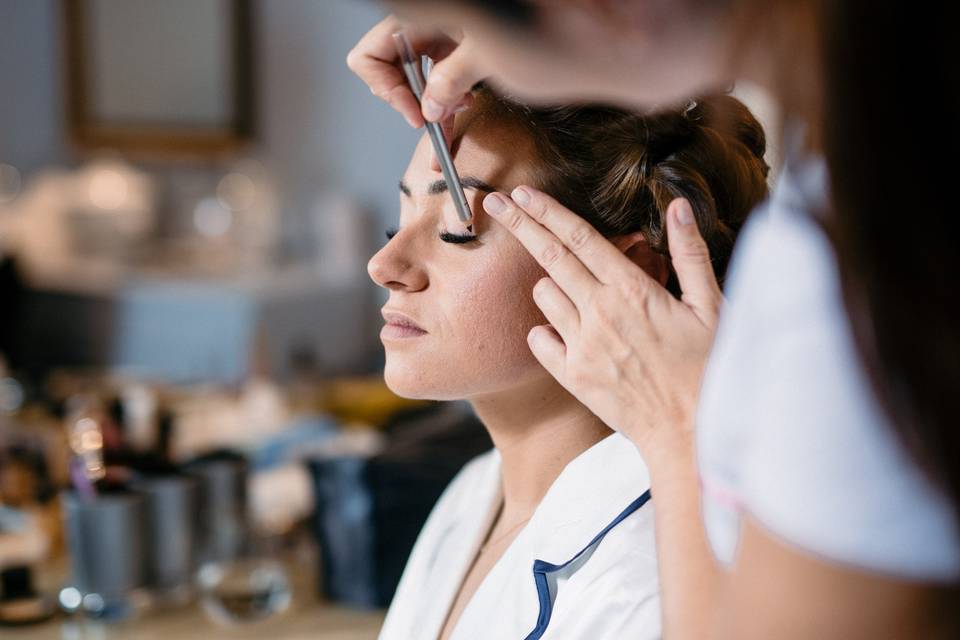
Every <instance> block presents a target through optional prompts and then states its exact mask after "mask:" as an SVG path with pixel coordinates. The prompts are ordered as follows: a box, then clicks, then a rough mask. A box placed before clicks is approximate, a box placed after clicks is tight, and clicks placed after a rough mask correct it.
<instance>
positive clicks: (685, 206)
mask: <svg viewBox="0 0 960 640" xmlns="http://www.w3.org/2000/svg"><path fill="white" fill-rule="evenodd" d="M677 222H679V223H680V224H682V225H684V226H686V225H689V224H693V209H692V208H691V207H690V203H689V202H687V201H686V200H681V201H680V202H678V203H677Z"/></svg>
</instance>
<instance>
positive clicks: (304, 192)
mask: <svg viewBox="0 0 960 640" xmlns="http://www.w3.org/2000/svg"><path fill="white" fill-rule="evenodd" d="M379 17H380V13H379V10H378V7H377V5H376V3H374V2H357V1H355V0H322V1H318V0H164V1H163V2H159V1H157V0H4V1H3V2H2V3H0V635H2V637H3V638H11V639H21V640H25V639H27V638H29V639H35V638H36V639H39V638H86V637H96V638H154V637H164V638H171V637H174V638H194V637H204V638H217V637H231V638H237V637H258V638H259V637H264V635H265V634H270V635H271V637H273V638H277V639H278V640H279V639H282V638H300V637H306V636H307V635H309V637H311V638H373V637H376V633H377V630H378V629H379V626H380V624H381V622H382V616H383V613H382V610H383V608H384V607H385V606H386V604H388V603H389V600H390V597H391V596H392V593H393V590H394V588H395V586H396V582H397V580H398V579H399V575H400V572H401V570H402V568H403V565H404V563H405V561H406V556H407V554H408V553H409V550H410V547H411V545H412V543H413V540H414V538H415V536H416V533H417V531H418V530H419V528H420V526H421V524H422V522H423V520H424V518H425V517H426V514H427V513H428V511H429V509H430V507H431V506H432V504H433V502H434V501H435V500H436V498H437V497H438V495H439V493H440V492H441V491H442V489H443V487H444V486H445V485H446V483H447V482H448V481H449V479H450V478H451V477H452V476H453V475H454V474H455V473H456V471H457V470H458V469H459V467H460V466H461V465H462V464H463V462H464V461H466V460H467V459H469V458H470V457H472V456H473V455H475V454H477V453H479V452H481V451H483V450H485V449H487V448H488V447H489V446H490V444H489V441H488V440H487V438H486V435H485V432H484V431H483V430H482V427H481V426H480V425H479V423H478V422H477V421H476V419H475V418H474V417H473V416H472V415H471V414H470V412H469V411H468V409H467V408H465V407H463V406H460V405H456V404H453V405H443V406H441V405H436V404H430V403H426V404H424V403H410V402H406V401H403V400H400V399H399V398H396V397H394V396H393V395H392V394H391V393H389V391H387V390H386V389H385V388H384V386H383V384H382V382H381V378H380V371H381V366H382V351H381V348H380V344H379V340H378V338H377V334H378V328H379V324H380V320H379V312H378V308H379V300H380V297H379V294H378V293H377V292H376V290H375V287H374V286H373V285H372V284H371V283H370V281H369V279H368V278H367V275H366V269H365V264H366V261H367V259H368V257H369V256H370V255H371V254H372V252H373V251H374V250H375V249H376V247H377V246H379V245H380V244H381V243H382V242H383V232H384V230H385V229H386V228H387V227H388V226H390V225H391V224H392V223H394V222H395V218H396V215H397V210H396V207H397V187H396V184H397V179H398V178H399V176H400V175H401V174H402V172H403V170H404V168H405V165H406V162H407V160H408V159H409V155H410V153H411V151H412V148H413V144H414V143H415V141H416V140H417V138H418V133H417V132H415V131H412V130H411V129H410V128H409V127H408V126H407V125H406V124H404V122H403V121H402V119H401V118H400V117H399V116H398V115H396V114H395V113H394V112H393V111H392V110H390V109H389V108H388V107H387V106H386V105H384V104H382V103H381V102H380V101H379V100H377V99H374V98H373V97H372V96H371V95H370V93H369V91H368V90H367V89H366V88H365V86H364V85H363V84H362V83H361V82H360V81H359V80H358V79H356V78H355V77H354V76H353V75H352V74H351V73H350V72H349V71H348V69H347V67H346V65H345V63H344V59H345V57H346V54H347V52H348V51H349V50H350V48H351V47H352V46H353V44H354V43H355V42H356V41H357V39H358V38H359V37H360V36H361V35H362V34H363V33H364V32H365V31H366V30H367V29H368V28H369V27H370V26H371V25H373V24H374V23H375V22H376V21H377V20H378V19H379Z"/></svg>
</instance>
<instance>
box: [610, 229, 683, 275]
mask: <svg viewBox="0 0 960 640" xmlns="http://www.w3.org/2000/svg"><path fill="white" fill-rule="evenodd" d="M611 240H612V242H613V244H614V246H616V247H617V248H618V249H619V250H620V251H622V252H623V255H625V256H627V257H628V258H630V260H631V261H632V262H633V263H634V264H635V265H637V266H638V267H640V268H641V269H643V270H644V271H646V272H647V274H648V275H649V276H650V277H651V278H653V279H654V280H656V281H657V282H659V283H660V284H661V285H663V286H667V282H668V281H669V280H670V260H669V259H668V258H667V256H665V255H663V254H661V253H657V252H656V251H654V250H653V249H651V248H650V244H649V243H648V242H647V239H646V238H645V237H644V235H643V232H641V231H636V232H634V233H630V234H627V235H625V236H616V237H614V238H612V239H611Z"/></svg>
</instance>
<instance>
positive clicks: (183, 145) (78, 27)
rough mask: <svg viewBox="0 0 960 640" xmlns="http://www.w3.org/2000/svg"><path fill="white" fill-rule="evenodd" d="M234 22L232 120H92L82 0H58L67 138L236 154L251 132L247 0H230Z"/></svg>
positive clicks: (85, 146)
mask: <svg viewBox="0 0 960 640" xmlns="http://www.w3.org/2000/svg"><path fill="white" fill-rule="evenodd" d="M230 2H231V3H232V5H233V20H232V22H233V24H232V35H231V50H232V55H231V57H230V59H231V61H232V64H233V67H234V98H235V99H234V104H233V116H234V117H233V121H232V122H230V123H229V124H228V125H227V126H225V127H197V128H190V127H184V126H182V125H163V124H157V125H148V126H132V127H131V126H119V125H113V124H109V123H102V122H97V121H96V120H95V119H94V118H93V114H92V113H91V105H90V103H89V100H88V96H87V93H88V91H87V90H88V87H87V86H86V82H85V78H86V77H87V65H88V63H89V55H88V51H89V42H88V36H89V34H88V33H86V31H87V30H86V28H85V25H86V24H87V23H88V21H87V16H86V11H87V10H88V8H89V7H88V4H87V2H86V0H62V5H63V6H62V8H63V33H64V47H63V51H64V58H65V60H64V62H65V64H64V68H65V71H66V79H65V80H66V96H65V98H66V99H65V104H66V120H67V123H66V124H67V131H68V135H69V138H70V141H71V143H72V144H73V146H74V147H75V148H77V149H78V150H80V151H87V152H89V151H103V150H116V151H120V152H125V153H130V154H133V155H147V156H184V155H187V156H198V157H204V158H207V157H216V156H221V155H229V154H233V153H237V152H239V151H240V150H242V149H243V148H245V147H247V146H249V145H250V144H251V143H252V142H253V140H254V136H255V123H254V121H255V111H254V102H255V100H254V81H255V75H256V74H255V67H254V48H253V47H254V38H253V19H252V8H251V2H250V0H230Z"/></svg>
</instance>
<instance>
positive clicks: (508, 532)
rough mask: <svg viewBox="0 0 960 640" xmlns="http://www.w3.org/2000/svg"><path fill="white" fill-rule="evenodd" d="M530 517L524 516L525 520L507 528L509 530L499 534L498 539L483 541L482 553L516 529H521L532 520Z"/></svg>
mask: <svg viewBox="0 0 960 640" xmlns="http://www.w3.org/2000/svg"><path fill="white" fill-rule="evenodd" d="M530 517H533V516H530ZM530 517H528V518H524V519H523V520H521V521H520V522H518V523H517V524H515V525H513V526H512V527H510V528H509V529H507V532H506V533H503V534H501V535H499V536H497V539H496V540H490V541H488V542H485V543H483V546H482V547H480V553H486V551H487V549H489V548H490V547H492V546H494V545H495V544H497V543H498V542H500V541H501V540H503V539H504V538H506V537H507V536H509V535H510V534H511V533H513V532H514V531H516V530H517V529H519V528H520V527H522V526H523V525H525V524H526V523H528V522H530Z"/></svg>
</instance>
